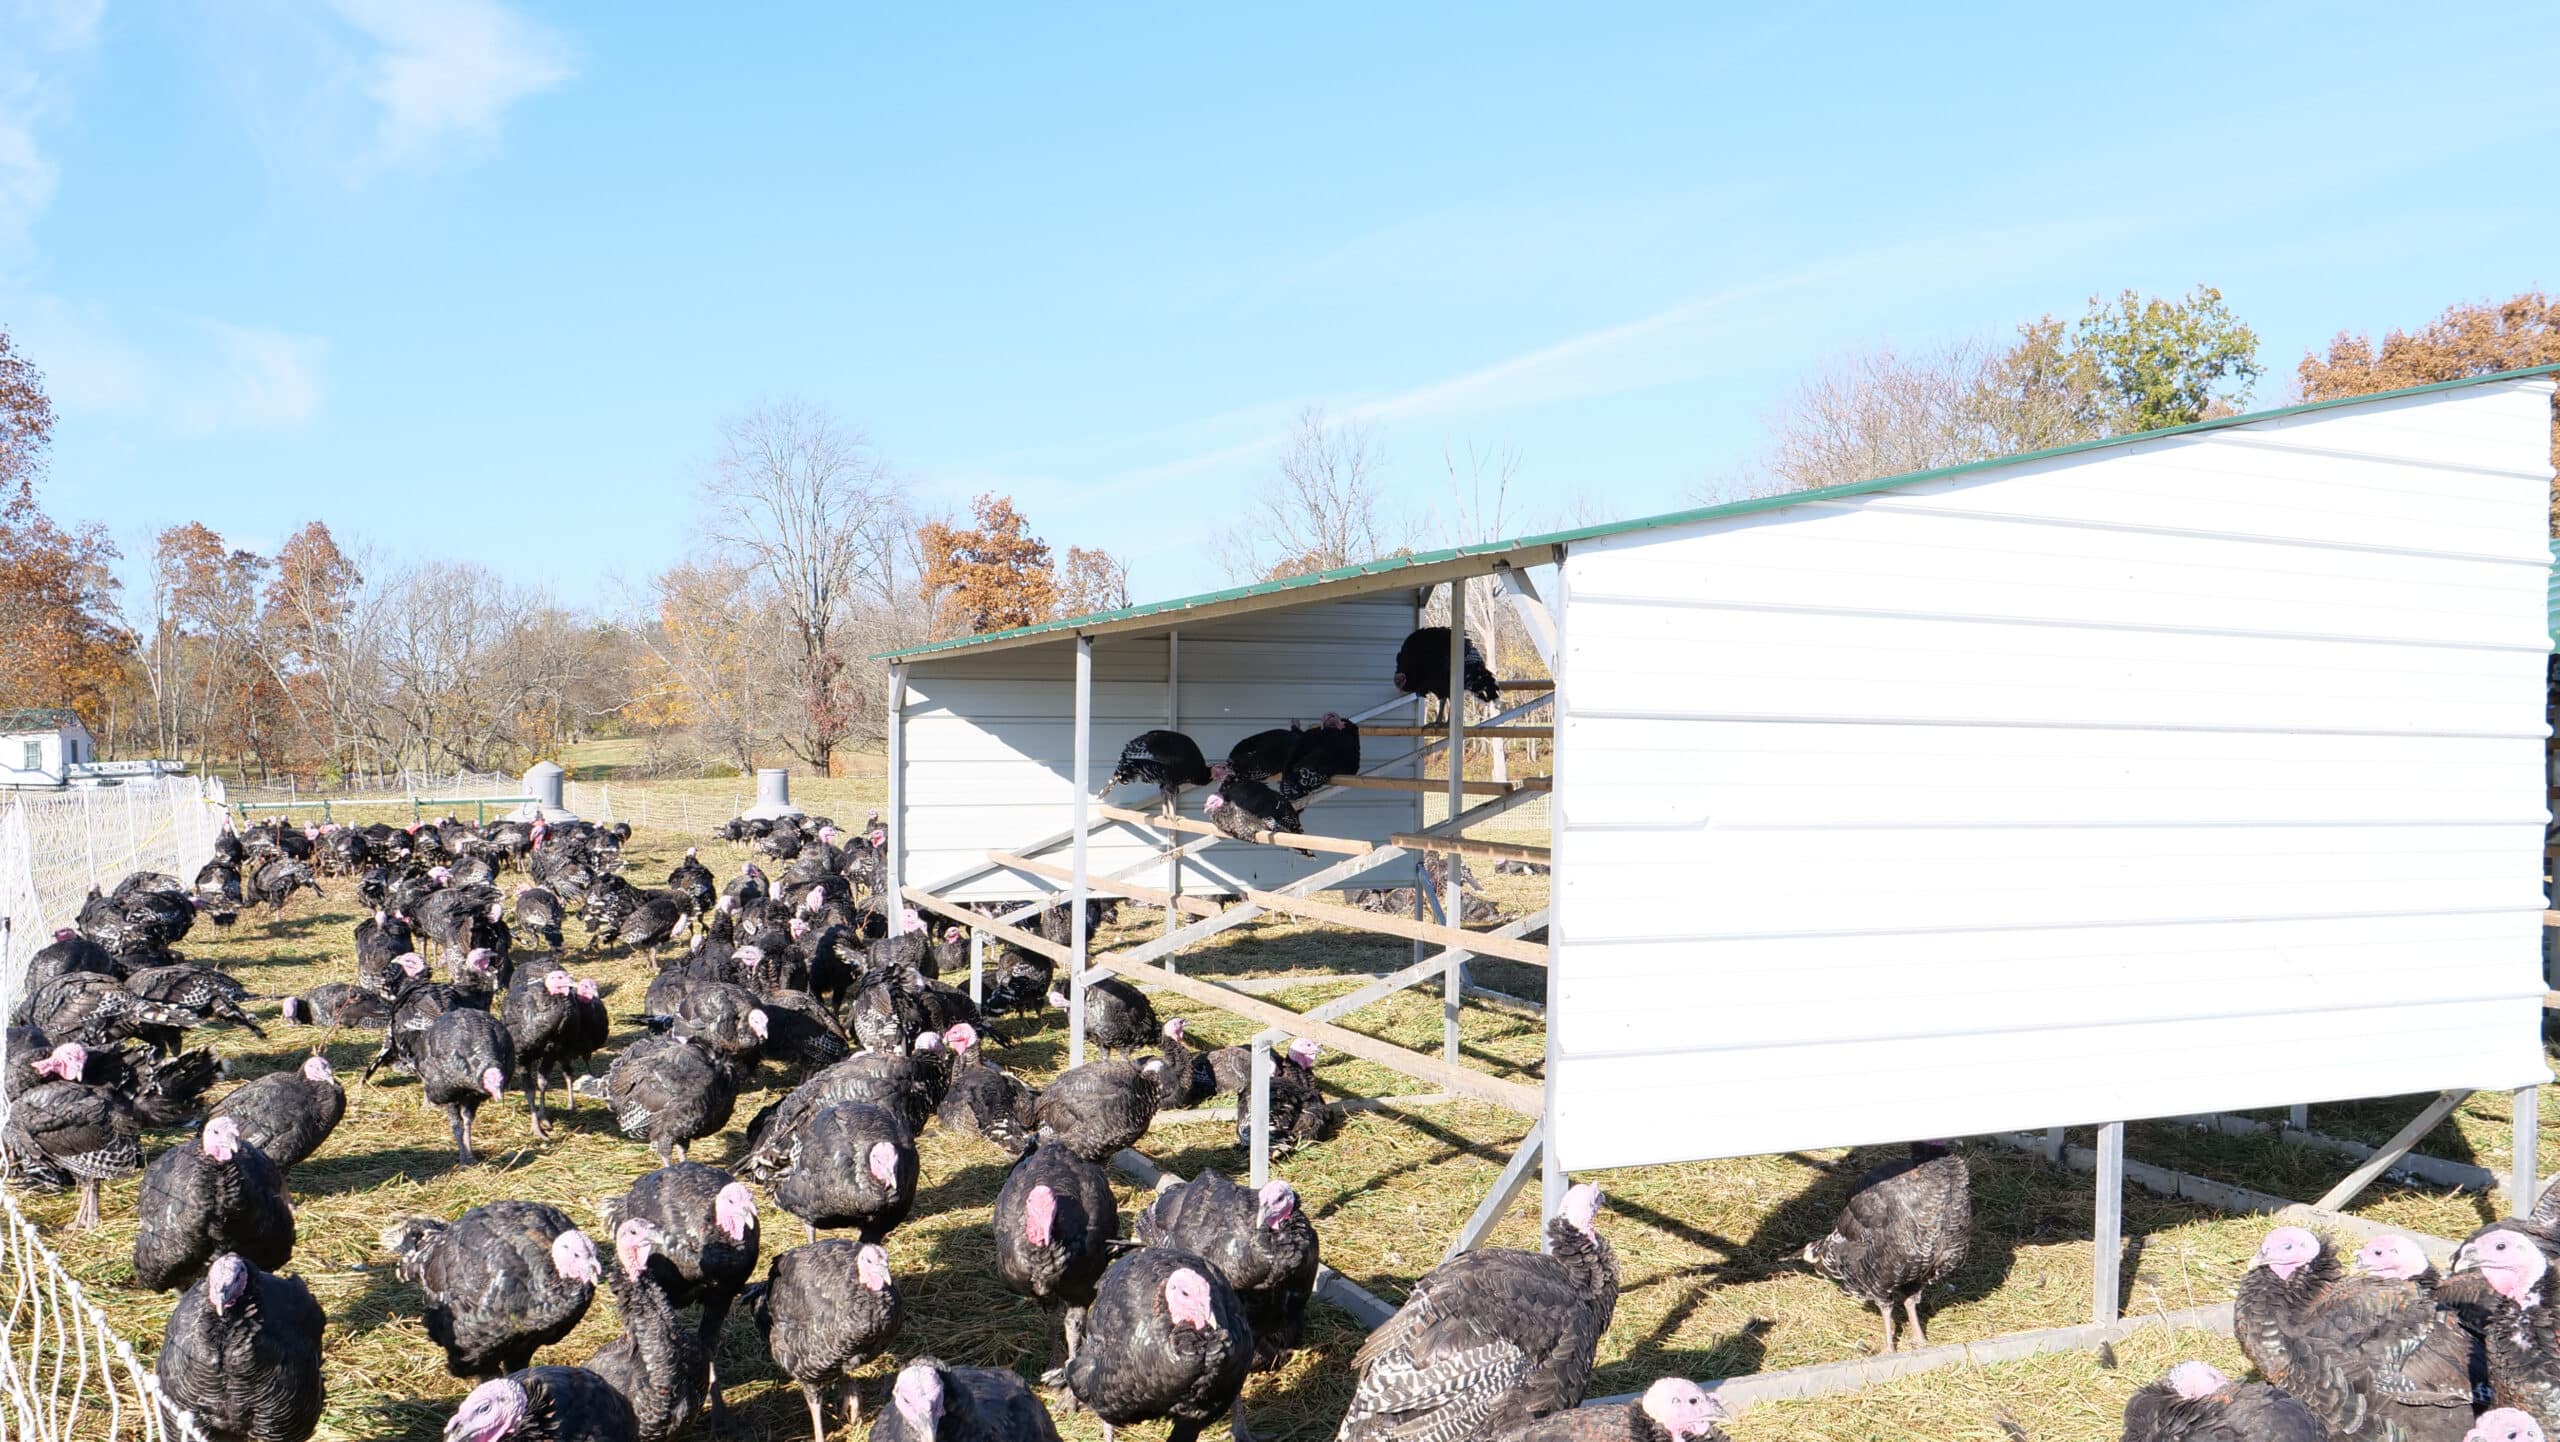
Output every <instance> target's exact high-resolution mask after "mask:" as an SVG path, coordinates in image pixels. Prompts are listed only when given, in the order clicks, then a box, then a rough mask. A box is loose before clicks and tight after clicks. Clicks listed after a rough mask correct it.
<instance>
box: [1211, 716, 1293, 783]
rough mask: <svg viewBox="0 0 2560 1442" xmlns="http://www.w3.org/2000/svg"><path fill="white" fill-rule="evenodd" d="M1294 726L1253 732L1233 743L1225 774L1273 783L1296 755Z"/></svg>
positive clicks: (1228, 753) (1228, 755)
mask: <svg viewBox="0 0 2560 1442" xmlns="http://www.w3.org/2000/svg"><path fill="white" fill-rule="evenodd" d="M1301 734H1302V733H1300V731H1299V730H1298V727H1297V725H1296V723H1294V722H1292V723H1291V724H1289V725H1287V726H1281V727H1275V728H1274V729H1272V730H1269V731H1256V732H1254V733H1253V734H1252V735H1250V736H1247V737H1246V738H1244V739H1243V740H1242V741H1239V742H1237V743H1236V744H1235V745H1234V746H1233V747H1232V748H1230V749H1229V750H1228V752H1227V774H1228V775H1230V776H1242V777H1245V778H1246V779H1248V780H1252V781H1270V780H1274V779H1276V778H1277V777H1279V776H1280V775H1282V774H1283V773H1285V772H1287V771H1288V769H1289V758H1290V757H1292V756H1295V755H1297V754H1298V737H1299V736H1300V735H1301Z"/></svg>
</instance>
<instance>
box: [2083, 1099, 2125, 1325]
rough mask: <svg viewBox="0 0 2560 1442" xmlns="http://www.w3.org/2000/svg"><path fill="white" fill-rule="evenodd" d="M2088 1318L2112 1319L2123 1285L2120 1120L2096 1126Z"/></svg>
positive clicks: (2122, 1195) (2108, 1320)
mask: <svg viewBox="0 0 2560 1442" xmlns="http://www.w3.org/2000/svg"><path fill="white" fill-rule="evenodd" d="M2091 1271H2092V1272H2093V1274H2094V1275H2093V1277H2092V1280H2091V1285H2090V1297H2089V1320H2090V1321H2092V1322H2095V1323H2097V1324H2098V1325H2100V1326H2105V1325H2106V1324H2107V1323H2109V1322H2112V1321H2114V1320H2115V1319H2116V1315H2117V1310H2116V1308H2117V1300H2116V1299H2117V1296H2118V1294H2119V1293H2120V1292H2121V1291H2122V1289H2123V1284H2124V1123H2122V1122H2108V1123H2107V1124H2106V1125H2104V1126H2102V1127H2100V1128H2098V1220H2097V1257H2096V1261H2095V1264H2094V1266H2093V1267H2092V1268H2091Z"/></svg>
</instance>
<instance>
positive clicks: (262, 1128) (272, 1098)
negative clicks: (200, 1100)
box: [212, 1056, 347, 1172]
mask: <svg viewBox="0 0 2560 1442" xmlns="http://www.w3.org/2000/svg"><path fill="white" fill-rule="evenodd" d="M346 1114H347V1091H346V1088H344V1087H342V1086H340V1085H338V1076H337V1073H336V1072H334V1071H332V1070H330V1068H329V1059H328V1058H327V1057H323V1056H313V1057H306V1058H304V1059H303V1063H302V1065H300V1066H298V1067H293V1068H290V1069H288V1070H285V1071H280V1072H271V1073H269V1074H267V1075H266V1076H262V1077H259V1078H258V1079H257V1080H255V1081H252V1082H247V1083H244V1084H242V1085H241V1086H239V1087H237V1088H235V1089H234V1090H233V1091H232V1093H231V1095H229V1096H227V1097H224V1098H223V1099H222V1100H221V1101H219V1102H217V1103H215V1104H214V1108H213V1112H212V1115H214V1116H217V1117H229V1118H230V1119H231V1120H232V1122H233V1123H234V1124H235V1125H237V1126H238V1127H239V1128H240V1139H241V1140H242V1141H245V1142H247V1143H249V1144H250V1145H251V1146H254V1147H256V1148H257V1149H258V1150H259V1151H262V1152H264V1153H266V1155H267V1160H268V1161H271V1162H273V1163H275V1164H276V1170H278V1171H282V1172H290V1171H292V1170H293V1169H294V1166H295V1164H297V1163H299V1162H300V1161H302V1160H303V1159H304V1158H305V1157H308V1156H310V1155H311V1154H312V1153H313V1152H316V1151H318V1150H320V1144H321V1143H322V1142H325V1141H327V1140H328V1139H329V1134H330V1133H331V1132H333V1131H336V1130H337V1129H338V1121H339V1119H340V1118H342V1117H344V1116H345V1115H346Z"/></svg>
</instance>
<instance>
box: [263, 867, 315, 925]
mask: <svg viewBox="0 0 2560 1442" xmlns="http://www.w3.org/2000/svg"><path fill="white" fill-rule="evenodd" d="M305 890H307V891H309V892H310V893H311V894H312V895H314V896H320V895H323V894H324V893H323V892H322V891H321V890H320V878H318V877H316V876H313V875H312V874H311V868H310V867H308V866H305V865H304V864H302V863H301V862H299V861H295V860H293V859H291V858H290V857H278V858H276V859H275V860H273V861H269V862H266V863H264V864H263V865H261V866H259V868H258V869H257V870H256V871H255V872H253V873H252V874H251V875H250V878H249V893H250V895H252V896H255V897H256V898H257V899H258V900H260V901H262V902H264V903H266V907H267V914H268V915H270V916H273V915H276V914H277V913H280V912H282V911H283V910H284V904H285V903H286V902H287V901H289V900H291V899H292V898H293V894H294V893H295V892H297V891H305Z"/></svg>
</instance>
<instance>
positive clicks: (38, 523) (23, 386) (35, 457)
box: [0, 331, 133, 730]
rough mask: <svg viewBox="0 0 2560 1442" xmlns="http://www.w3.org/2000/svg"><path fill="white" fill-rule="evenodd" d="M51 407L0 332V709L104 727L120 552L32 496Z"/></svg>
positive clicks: (111, 692)
mask: <svg viewBox="0 0 2560 1442" xmlns="http://www.w3.org/2000/svg"><path fill="white" fill-rule="evenodd" d="M52 441H53V405H52V402H51V401H50V400H48V399H47V398H46V396H45V392H44V377H43V376H42V375H41V374H39V373H38V372H37V370H36V368H35V366H34V365H32V364H31V363H29V362H28V361H27V359H26V358H25V357H23V356H21V355H19V354H18V353H17V351H16V350H15V349H14V348H13V347H12V346H11V344H10V341H9V336H8V333H7V332H6V331H0V705H9V706H69V707H72V708H74V709H76V710H79V711H81V712H82V713H84V714H85V715H87V716H89V717H91V718H93V720H95V721H96V722H97V724H99V725H100V727H101V729H102V730H103V729H105V720H106V718H105V714H104V713H105V712H106V711H107V710H108V709H109V708H110V706H111V704H112V699H113V697H114V696H115V694H116V693H117V690H118V683H119V681H120V680H121V678H122V674H123V670H124V665H125V658H126V656H127V655H128V654H129V653H130V652H131V650H132V647H133V638H132V636H131V635H130V634H129V633H128V632H126V631H125V629H124V628H123V627H122V626H121V625H119V624H117V622H116V619H115V578H114V576H113V574H112V573H111V572H109V570H108V569H107V564H108V563H109V562H110V561H113V560H114V559H115V558H116V548H115V545H114V543H113V542H111V541H109V540H108V539H107V533H106V529H105V528H104V527H102V526H99V525H96V524H90V525H85V526H76V527H69V528H66V527H64V526H62V525H60V524H59V523H57V522H56V521H55V520H54V519H53V518H52V517H51V516H48V515H46V514H45V511H44V508H43V506H42V505H40V504H39V503H38V502H37V499H36V483H37V482H38V481H40V480H41V479H43V475H44V461H45V453H46V449H47V448H48V447H49V446H50V445H51V444H52Z"/></svg>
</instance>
